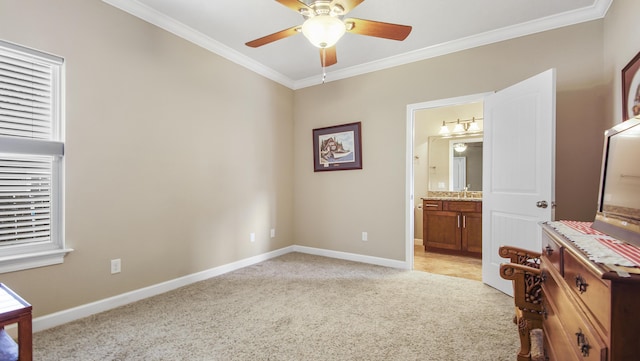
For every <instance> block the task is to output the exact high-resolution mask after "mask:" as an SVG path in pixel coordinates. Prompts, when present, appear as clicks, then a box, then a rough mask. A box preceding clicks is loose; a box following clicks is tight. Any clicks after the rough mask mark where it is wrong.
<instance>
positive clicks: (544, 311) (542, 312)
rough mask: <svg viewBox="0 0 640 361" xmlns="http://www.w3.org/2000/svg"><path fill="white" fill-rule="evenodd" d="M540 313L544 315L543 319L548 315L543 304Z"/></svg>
mask: <svg viewBox="0 0 640 361" xmlns="http://www.w3.org/2000/svg"><path fill="white" fill-rule="evenodd" d="M540 313H541V314H542V317H544V319H545V320H546V319H547V317H549V312H547V308H546V307H544V305H543V306H542V311H540Z"/></svg>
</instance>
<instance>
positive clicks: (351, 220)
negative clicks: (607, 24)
mask: <svg viewBox="0 0 640 361" xmlns="http://www.w3.org/2000/svg"><path fill="white" fill-rule="evenodd" d="M602 28H603V21H592V22H589V23H585V24H580V25H575V26H571V27H566V28H563V29H559V30H555V31H549V32H545V33H541V34H536V35H532V36H527V37H523V38H519V39H515V40H511V41H505V42H501V43H498V44H493V45H488V46H483V47H480V48H476V49H471V50H467V51H462V52H458V53H455V54H450V55H446V56H441V57H437V58H434V59H429V60H424V61H420V62H416V63H412V64H408V65H404V66H400V67H396V68H393V69H388V70H384V71H379V72H376V73H372V74H366V75H361V76H358V77H354V78H350V79H345V80H340V81H336V82H330V83H327V84H324V85H318V86H315V87H310V88H306V89H302V90H298V91H296V95H295V111H294V118H295V120H296V127H295V143H294V149H295V163H294V172H295V193H294V205H295V206H294V214H295V219H294V227H295V232H294V234H295V240H296V243H298V244H302V245H306V246H311V247H318V248H325V249H331V250H336V251H344V252H353V253H357V254H364V255H369V256H377V257H383V258H391V259H396V260H404V258H405V228H404V227H405V199H404V198H405V163H406V150H405V149H406V144H405V143H406V141H405V134H406V107H407V105H408V104H414V103H420V102H426V101H432V100H438V99H444V98H451V97H456V96H464V95H470V94H477V93H483V92H488V91H494V90H499V89H502V88H505V87H507V86H509V85H511V84H514V83H517V82H518V81H520V80H523V79H525V78H528V77H530V76H533V75H535V74H538V73H540V72H542V71H544V70H546V69H549V68H552V67H553V68H556V69H557V166H556V180H557V181H556V194H557V197H556V200H557V202H558V207H557V216H558V217H559V218H571V219H585V220H586V219H592V217H593V214H594V211H595V207H596V205H595V199H596V193H597V184H598V180H597V177H598V173H599V168H600V165H599V162H600V152H601V143H602V140H601V137H602V130H603V129H604V125H603V106H602V105H601V103H602V98H603V92H604V91H605V90H606V89H605V86H604V85H605V80H604V76H603V56H602V53H603V35H602V34H603V29H602ZM318 99H322V101H318ZM354 121H361V122H362V146H363V169H362V170H356V171H344V172H325V173H314V172H313V167H312V161H311V160H312V148H311V137H310V134H311V130H312V129H313V128H317V127H323V126H329V125H334V124H340V123H348V122H354ZM362 231H367V232H368V239H369V240H368V241H367V242H363V241H361V240H360V233H361V232H362Z"/></svg>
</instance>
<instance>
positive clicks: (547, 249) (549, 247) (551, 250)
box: [544, 245, 553, 256]
mask: <svg viewBox="0 0 640 361" xmlns="http://www.w3.org/2000/svg"><path fill="white" fill-rule="evenodd" d="M544 251H545V252H546V253H547V256H551V254H552V253H553V247H551V246H549V245H547V246H546V247H544Z"/></svg>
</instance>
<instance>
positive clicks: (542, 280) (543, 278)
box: [540, 271, 547, 283]
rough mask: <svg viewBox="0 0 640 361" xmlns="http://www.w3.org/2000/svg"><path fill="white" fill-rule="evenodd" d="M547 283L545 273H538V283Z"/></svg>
mask: <svg viewBox="0 0 640 361" xmlns="http://www.w3.org/2000/svg"><path fill="white" fill-rule="evenodd" d="M546 281H547V272H545V271H542V272H540V283H545V282H546Z"/></svg>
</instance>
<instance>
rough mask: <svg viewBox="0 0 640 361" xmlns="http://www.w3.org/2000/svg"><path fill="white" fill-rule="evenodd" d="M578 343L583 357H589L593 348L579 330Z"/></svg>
mask: <svg viewBox="0 0 640 361" xmlns="http://www.w3.org/2000/svg"><path fill="white" fill-rule="evenodd" d="M576 343H577V344H578V347H579V348H580V352H581V353H582V356H584V357H587V356H589V349H590V348H591V346H590V345H589V343H588V342H587V338H586V337H584V333H582V330H581V329H578V332H576Z"/></svg>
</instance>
